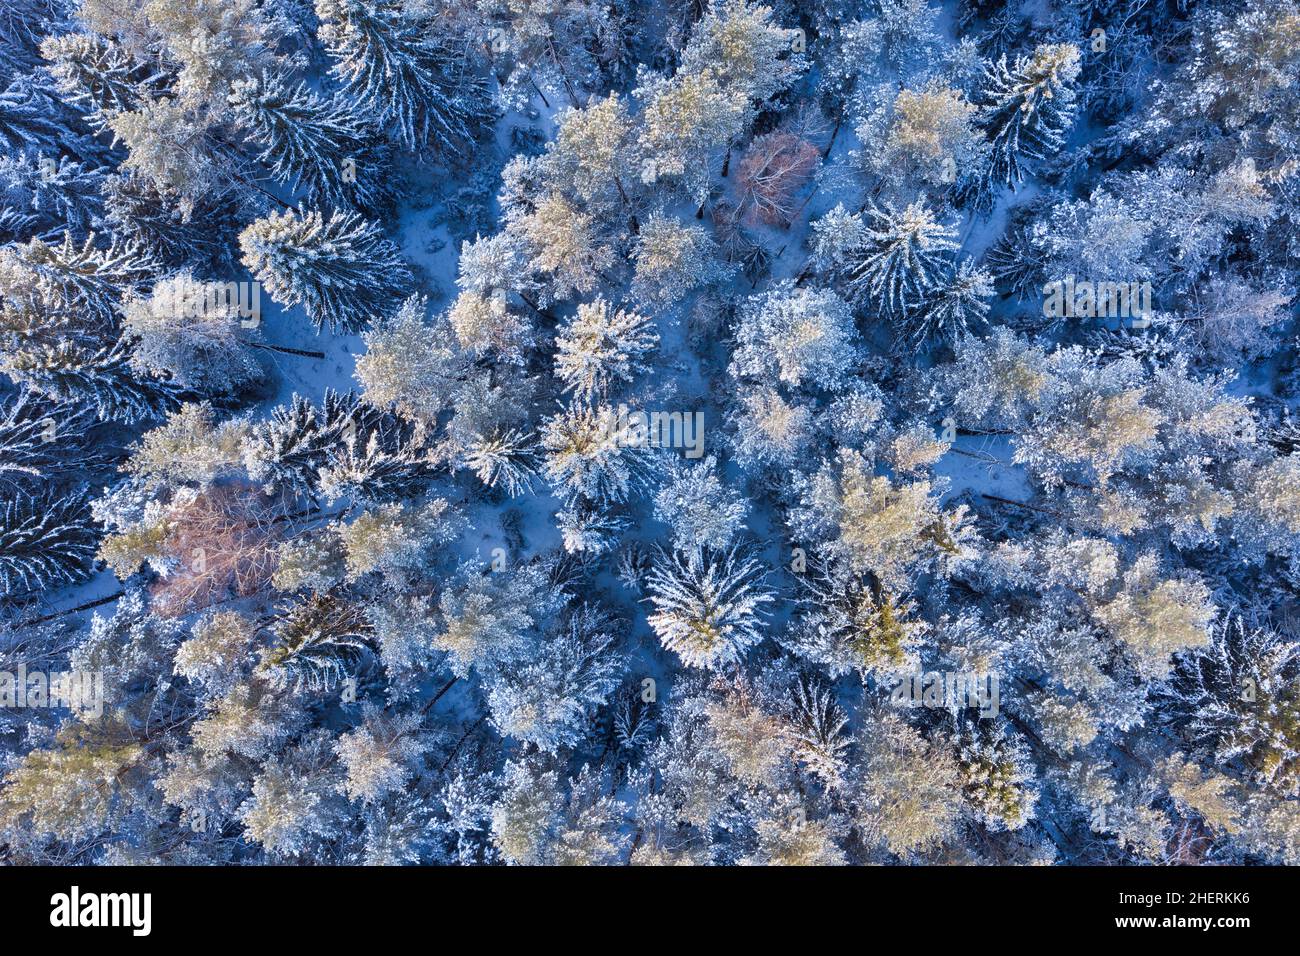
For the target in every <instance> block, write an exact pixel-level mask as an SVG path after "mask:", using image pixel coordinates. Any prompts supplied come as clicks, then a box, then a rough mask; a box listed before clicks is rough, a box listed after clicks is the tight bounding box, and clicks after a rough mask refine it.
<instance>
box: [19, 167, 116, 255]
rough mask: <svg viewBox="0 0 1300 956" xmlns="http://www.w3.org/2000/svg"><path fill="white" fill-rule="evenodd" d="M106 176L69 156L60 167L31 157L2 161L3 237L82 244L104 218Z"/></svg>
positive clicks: (102, 172)
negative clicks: (61, 237)
mask: <svg viewBox="0 0 1300 956" xmlns="http://www.w3.org/2000/svg"><path fill="white" fill-rule="evenodd" d="M103 182H104V171H103V170H102V169H99V168H93V167H91V166H89V165H88V164H85V163H78V162H74V161H73V160H72V159H70V158H68V157H67V156H62V157H60V158H59V160H58V162H57V163H56V164H51V163H50V162H49V161H42V159H41V157H38V156H35V155H33V154H30V153H28V154H19V155H15V156H5V157H0V236H7V237H8V238H12V239H15V240H25V239H29V238H33V237H36V238H43V239H47V240H53V239H54V238H55V237H56V235H57V234H58V233H60V232H63V233H68V234H71V235H72V236H74V237H75V238H77V239H84V238H85V237H86V236H87V235H89V233H90V232H91V230H92V229H93V228H94V227H95V226H96V225H97V224H98V223H99V221H100V219H101V217H102V215H103V205H104V204H103V201H102V199H101V197H100V195H99V192H100V189H101V188H102V186H103Z"/></svg>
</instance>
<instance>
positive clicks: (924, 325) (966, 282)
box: [905, 259, 994, 344]
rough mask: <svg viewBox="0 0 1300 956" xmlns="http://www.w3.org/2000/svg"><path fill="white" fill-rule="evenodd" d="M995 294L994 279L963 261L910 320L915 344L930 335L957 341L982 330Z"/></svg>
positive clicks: (977, 267)
mask: <svg viewBox="0 0 1300 956" xmlns="http://www.w3.org/2000/svg"><path fill="white" fill-rule="evenodd" d="M993 292H994V289H993V277H992V276H990V275H989V274H988V273H987V272H986V271H984V270H983V269H982V268H980V267H979V266H977V265H975V264H974V263H973V262H972V261H971V260H970V259H965V260H963V261H962V263H961V265H959V266H958V267H957V268H956V270H955V271H953V272H952V274H951V275H950V276H948V277H947V278H946V279H941V280H940V281H939V283H938V284H937V285H936V287H935V288H934V289H932V290H931V291H930V293H929V294H928V295H927V296H926V299H925V304H924V305H923V306H922V307H921V308H920V309H919V310H918V312H917V313H915V314H914V315H910V316H908V317H907V319H906V321H905V325H907V326H910V329H909V334H910V336H911V339H912V341H913V342H914V343H918V344H919V343H920V342H923V341H924V340H925V339H927V338H929V337H930V336H935V337H939V338H943V339H946V340H948V341H953V340H955V339H957V338H959V337H961V336H963V335H965V334H966V333H968V332H971V331H975V330H978V329H979V328H980V327H981V326H982V325H983V323H984V320H985V318H986V317H987V316H988V313H989V300H990V299H992V298H993Z"/></svg>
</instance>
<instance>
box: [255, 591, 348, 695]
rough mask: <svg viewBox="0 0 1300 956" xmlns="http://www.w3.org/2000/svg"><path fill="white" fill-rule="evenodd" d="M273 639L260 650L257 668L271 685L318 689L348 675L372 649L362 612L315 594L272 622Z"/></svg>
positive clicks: (340, 600) (344, 602)
mask: <svg viewBox="0 0 1300 956" xmlns="http://www.w3.org/2000/svg"><path fill="white" fill-rule="evenodd" d="M273 630H274V633H275V641H274V642H273V643H272V644H271V645H270V646H269V647H267V648H265V649H264V650H263V651H262V655H261V660H260V662H259V663H258V671H259V673H261V674H262V675H263V676H264V677H265V678H266V679H267V680H268V681H269V682H270V683H271V684H272V685H273V686H277V687H292V688H294V689H295V690H301V689H303V688H306V689H309V690H320V689H323V688H328V687H331V686H333V685H334V684H335V683H337V682H338V681H340V680H342V679H343V678H344V677H346V676H347V675H348V674H349V673H350V672H351V670H352V669H353V668H354V667H355V666H356V665H357V663H358V661H359V659H360V658H361V656H362V655H363V654H364V653H365V652H366V650H367V649H368V648H369V647H370V634H371V630H372V628H371V625H370V623H369V621H367V620H366V616H365V614H364V612H363V611H362V610H361V609H360V608H359V607H357V606H356V605H354V604H351V603H349V602H348V601H347V600H346V599H344V598H342V597H339V596H337V595H334V594H313V595H311V596H310V597H308V598H306V599H305V600H303V601H302V602H300V603H298V604H294V605H290V606H289V607H287V608H285V609H284V610H283V611H282V612H281V613H280V615H279V617H278V619H277V621H276V623H275V625H274V626H273Z"/></svg>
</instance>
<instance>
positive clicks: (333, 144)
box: [230, 74, 392, 212]
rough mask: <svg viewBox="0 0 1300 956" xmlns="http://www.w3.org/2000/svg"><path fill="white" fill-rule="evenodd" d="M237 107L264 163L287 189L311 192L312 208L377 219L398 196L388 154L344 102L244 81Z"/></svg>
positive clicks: (282, 84)
mask: <svg viewBox="0 0 1300 956" xmlns="http://www.w3.org/2000/svg"><path fill="white" fill-rule="evenodd" d="M230 105H231V108H232V109H233V110H234V113H235V116H236V118H237V119H238V121H239V122H240V124H241V125H242V126H243V127H244V128H245V129H247V130H248V133H249V136H250V137H251V138H252V140H253V141H254V142H255V143H256V144H257V146H258V147H259V148H260V149H261V152H260V153H259V154H258V160H259V161H260V162H262V163H265V164H266V165H267V166H268V167H270V170H271V173H272V174H273V175H274V176H275V177H276V179H278V180H279V181H280V182H283V183H288V184H289V185H290V186H291V187H293V188H295V189H297V188H299V187H301V188H303V189H304V190H305V191H306V199H307V202H308V204H310V205H312V206H334V207H337V206H354V207H356V208H358V209H361V210H364V211H368V212H375V211H378V210H380V209H382V208H383V207H384V205H385V204H386V202H387V200H388V199H389V197H390V196H391V193H392V190H391V189H390V188H389V187H388V186H387V185H386V184H387V183H388V182H389V181H390V179H391V176H390V174H389V173H388V172H387V170H385V168H384V166H385V157H384V156H383V155H382V150H381V149H379V148H378V146H377V145H376V144H374V143H372V142H370V139H371V137H372V135H373V134H372V132H371V131H370V129H368V128H367V124H366V122H365V120H364V119H363V118H362V116H361V115H360V114H359V113H358V112H357V111H356V109H355V108H354V107H353V106H352V105H351V104H350V103H349V102H348V100H347V99H346V98H345V97H344V96H343V95H341V94H335V95H334V96H332V97H330V98H328V99H327V98H326V97H324V96H321V95H320V94H318V93H314V92H312V91H311V90H309V89H308V88H307V86H306V84H305V83H301V82H300V83H298V84H296V85H294V84H292V83H291V82H290V81H289V80H288V78H286V77H283V76H273V75H269V74H264V75H263V76H261V77H258V78H256V79H248V80H240V81H238V82H236V83H235V84H234V86H233V87H232V88H231V91H230Z"/></svg>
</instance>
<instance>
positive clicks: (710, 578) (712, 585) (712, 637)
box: [646, 548, 773, 670]
mask: <svg viewBox="0 0 1300 956" xmlns="http://www.w3.org/2000/svg"><path fill="white" fill-rule="evenodd" d="M765 578H766V573H765V572H764V570H763V567H762V565H761V564H760V563H759V561H758V559H757V558H754V557H750V556H747V555H746V554H744V553H742V552H741V551H740V550H739V549H737V548H731V549H730V550H726V551H703V552H698V551H696V552H691V553H689V554H682V553H681V552H667V551H663V550H662V549H661V550H659V551H658V552H657V553H656V554H655V557H654V560H653V563H652V564H651V566H650V574H649V576H648V577H647V579H646V588H647V590H648V592H649V597H648V598H647V599H646V600H648V601H649V602H650V603H651V605H652V606H653V607H654V613H653V614H651V615H650V616H649V617H648V618H647V621H648V622H649V624H650V627H651V628H653V629H654V632H655V634H656V635H658V637H659V640H660V641H661V642H663V645H664V647H665V648H666V649H668V650H670V651H672V652H673V653H675V654H677V655H678V656H679V657H680V658H681V659H682V663H684V664H686V665H687V666H688V667H703V668H707V669H711V670H712V669H720V668H723V667H726V666H728V665H730V664H734V663H736V662H738V661H739V660H740V659H741V658H742V657H743V656H744V655H745V652H746V651H748V650H749V649H750V648H751V647H753V646H754V645H755V644H757V643H759V642H760V641H761V640H762V639H763V618H764V615H765V614H766V608H765V607H764V605H766V604H769V603H771V601H772V600H773V594H772V592H771V590H769V589H768V588H767V586H766V584H765Z"/></svg>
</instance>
